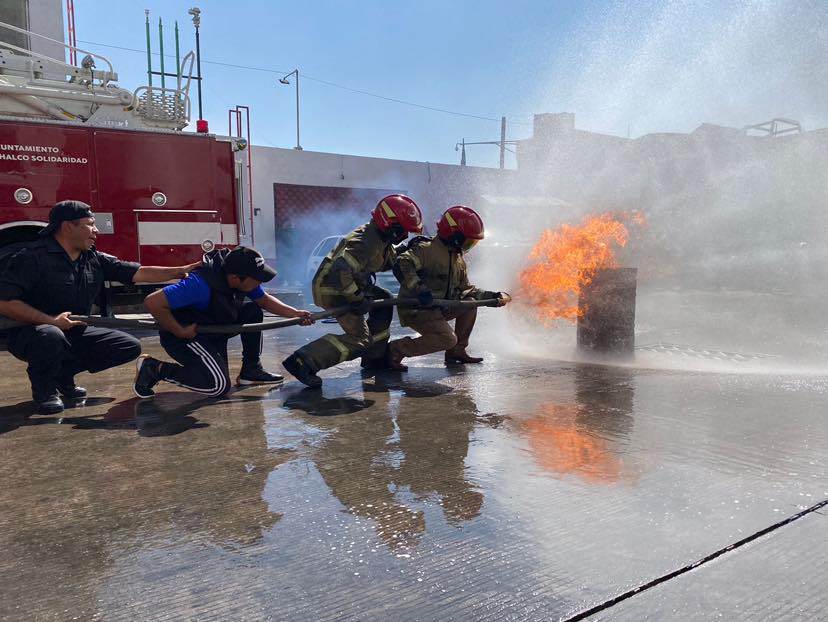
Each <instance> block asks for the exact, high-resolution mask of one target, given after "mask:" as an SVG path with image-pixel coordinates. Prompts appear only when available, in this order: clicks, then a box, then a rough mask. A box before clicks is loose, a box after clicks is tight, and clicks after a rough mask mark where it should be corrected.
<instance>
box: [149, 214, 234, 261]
mask: <svg viewBox="0 0 828 622" xmlns="http://www.w3.org/2000/svg"><path fill="white" fill-rule="evenodd" d="M135 218H136V220H137V228H138V255H139V261H140V262H141V263H142V264H145V265H152V264H156V265H162V266H169V265H176V264H177V263H178V264H181V263H189V262H193V261H198V260H199V259H201V256H202V255H203V254H204V253H205V252H206V251H210V250H213V248H215V247H217V246H219V245H221V244H222V235H221V234H222V231H221V218H220V217H219V214H218V212H216V211H212V210H136V211H135Z"/></svg>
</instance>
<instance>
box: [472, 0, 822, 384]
mask: <svg viewBox="0 0 828 622" xmlns="http://www.w3.org/2000/svg"><path fill="white" fill-rule="evenodd" d="M647 4H648V5H649V3H647ZM827 17H828V5H826V4H825V3H824V2H788V1H784V0H766V1H757V2H737V3H713V2H706V1H695V2H690V1H684V2H661V3H658V4H657V5H656V8H655V10H652V11H647V10H646V9H645V7H644V6H642V5H638V4H627V3H624V4H618V5H616V6H614V7H613V8H610V9H609V10H607V11H606V13H603V14H601V15H597V16H596V19H594V20H593V21H592V22H591V23H590V25H589V26H588V27H586V28H585V29H584V30H583V31H582V32H581V33H580V36H581V37H582V39H581V40H580V42H579V43H578V45H574V47H573V48H572V49H570V50H568V51H567V50H564V51H563V53H562V54H561V55H560V56H559V58H558V59H557V61H556V63H555V64H554V66H553V67H552V68H551V70H550V72H549V78H548V81H547V82H548V87H547V88H548V91H549V93H550V95H549V96H548V97H547V101H548V102H549V103H548V105H549V106H550V110H553V111H554V110H561V108H563V109H568V110H573V111H574V112H575V115H576V117H575V120H576V122H577V127H578V128H584V129H575V127H574V126H573V124H572V118H571V117H566V116H552V115H547V116H541V117H537V118H536V122H535V128H534V136H533V138H532V139H531V140H529V141H526V142H524V143H523V144H521V145H520V147H519V151H518V166H519V170H518V174H517V181H516V183H515V186H514V187H513V188H511V189H510V191H509V192H510V193H511V194H512V195H513V196H514V197H516V201H515V202H516V203H518V204H519V203H520V200H519V198H521V197H522V198H523V199H524V205H526V206H528V207H527V208H526V209H520V218H521V219H522V220H524V221H528V222H530V223H533V224H534V225H535V228H536V233H535V236H536V237H535V240H533V242H536V241H537V240H538V239H540V235H541V232H542V231H543V230H544V229H546V228H548V227H550V226H556V225H557V224H560V223H563V222H570V223H571V222H576V221H577V220H579V219H580V218H581V217H582V216H583V215H587V214H597V213H600V212H603V211H607V210H612V211H632V210H640V211H641V212H643V214H644V215H645V216H646V219H647V222H648V226H647V227H646V228H644V229H641V230H639V232H638V235H635V236H631V239H630V242H629V245H628V246H627V248H625V249H624V250H623V251H622V252H621V253H620V260H621V261H620V262H621V264H622V265H630V266H636V267H638V269H639V297H638V318H637V327H638V329H637V343H639V344H642V345H643V344H647V343H658V342H670V343H678V344H690V345H693V346H700V347H704V348H707V349H709V350H710V351H711V352H721V351H724V352H735V353H740V352H742V353H744V352H747V353H760V354H766V355H767V357H766V358H762V359H755V360H756V361H761V362H759V363H757V364H756V365H751V367H752V368H757V367H758V368H773V369H780V368H781V367H784V365H783V363H782V361H784V362H785V365H787V363H788V362H791V361H795V362H797V363H802V364H804V363H814V364H816V361H818V360H820V357H822V356H823V355H824V354H826V353H828V340H827V339H826V338H825V329H824V317H825V315H826V311H828V309H827V308H826V304H825V302H824V301H825V300H826V296H825V295H826V294H828V286H827V285H826V282H825V279H824V277H823V272H824V266H825V265H826V260H828V245H826V242H825V231H826V224H828V223H827V222H826V220H827V219H828V216H826V210H825V197H826V196H828V174H826V171H828V130H819V129H817V130H814V129H813V127H814V125H816V124H823V123H825V122H826V118H825V113H824V110H823V108H824V107H823V105H822V102H824V101H825V99H826V95H828V92H827V91H828V86H826V85H828V75H826V74H828V70H826V64H825V63H824V62H822V61H821V59H822V58H824V57H825V52H826V43H828V36H827V35H826V31H825V25H826V21H828V19H827ZM552 93H554V95H552ZM777 116H779V117H787V118H792V119H796V120H799V121H801V122H802V124H803V127H804V129H805V130H806V131H805V132H804V133H802V134H791V135H786V136H779V137H770V136H749V135H746V134H745V133H744V132H741V131H739V130H740V129H741V128H742V127H743V126H745V125H748V124H756V123H759V122H762V121H766V120H769V119H770V118H772V117H777ZM627 128H634V129H635V131H636V132H635V133H636V134H641V133H643V132H651V133H649V134H645V135H641V136H640V137H639V138H634V139H628V138H622V137H620V136H609V135H606V134H601V133H600V132H612V133H616V134H621V135H624V134H626V132H627ZM665 132H677V133H665ZM504 209H505V208H504ZM512 213H515V212H514V210H512ZM550 215H553V218H550ZM550 220H557V223H550ZM503 230H504V231H505V232H506V233H505V235H504V237H500V236H498V239H497V243H498V244H499V245H500V249H501V250H504V249H508V250H507V251H506V252H502V253H498V252H494V253H492V257H491V258H486V257H481V258H480V260H479V261H477V262H476V264H475V269H476V271H477V274H478V278H479V279H480V280H481V281H484V280H488V279H489V278H493V279H503V278H506V277H507V273H506V272H505V271H504V268H503V267H504V266H506V265H508V266H509V273H510V274H511V275H515V274H517V273H518V272H519V270H520V267H521V266H522V265H524V264H525V257H526V255H527V254H528V249H529V248H531V245H528V244H527V243H526V241H525V240H524V239H522V236H521V235H509V233H508V229H503ZM498 232H500V228H499V227H498ZM485 248H486V246H485V245H483V246H481V249H480V251H477V250H476V252H480V253H481V254H482V253H484V252H486V251H484V249H485ZM512 287H514V281H513V283H512ZM497 321H498V323H499V324H498V328H497V330H496V331H495V332H496V333H499V334H501V335H503V336H504V339H503V340H502V341H503V343H502V344H500V345H501V347H502V348H503V349H506V348H509V349H518V350H519V351H520V352H522V353H524V354H525V353H527V352H536V353H538V354H539V355H544V356H555V357H559V358H568V357H571V356H572V350H573V346H574V343H573V342H574V335H573V334H572V333H574V331H573V329H572V328H571V327H570V326H567V325H564V324H562V325H561V326H560V327H559V330H556V331H552V332H553V333H555V334H550V332H549V331H547V330H544V329H540V327H538V326H537V325H536V324H533V323H532V321H531V320H530V319H529V318H527V317H524V316H520V315H519V314H518V312H517V311H516V310H512V311H511V313H503V314H501V315H500V317H498V320H497ZM648 357H649V358H652V357H650V355H648V354H642V356H641V357H639V360H643V359H645V358H648ZM656 358H658V357H656ZM809 359H810V360H809ZM711 361H712V359H711ZM708 363H709V364H710V365H714V366H721V365H724V366H726V367H728V368H730V367H733V365H732V361H729V360H728V359H727V358H726V357H725V358H723V359H722V360H720V361H717V362H715V363H713V362H709V361H705V360H704V359H703V358H702V359H699V360H698V361H696V360H691V361H689V365H690V366H691V367H693V368H698V367H701V368H704V369H706V368H708V366H709V364H708ZM686 364H687V359H686V357H685V360H684V361H682V363H681V364H680V365H679V366H686ZM774 366H775V367H774Z"/></svg>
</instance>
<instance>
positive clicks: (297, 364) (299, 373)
mask: <svg viewBox="0 0 828 622" xmlns="http://www.w3.org/2000/svg"><path fill="white" fill-rule="evenodd" d="M282 366H283V367H284V368H285V369H286V370H288V371H289V372H290V373H291V374H292V375H293V376H295V377H296V379H297V380H298V381H299V382H301V383H303V384H306V385H308V386H309V387H311V388H313V389H316V388H318V387H321V386H322V378H320V377H319V376H317V375H316V372H315V371H313V370H312V369H311V368H310V367H308V364H307V363H306V362H305V361H304V359H302V357H301V356H299V355H298V354H296V353H293V354H291V355H290V356H289V357H287V358H286V359H285V360H284V361H282Z"/></svg>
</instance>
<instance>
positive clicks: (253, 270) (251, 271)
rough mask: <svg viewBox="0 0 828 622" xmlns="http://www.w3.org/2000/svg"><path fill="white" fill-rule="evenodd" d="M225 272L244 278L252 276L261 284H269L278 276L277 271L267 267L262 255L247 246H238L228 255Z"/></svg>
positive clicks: (225, 261)
mask: <svg viewBox="0 0 828 622" xmlns="http://www.w3.org/2000/svg"><path fill="white" fill-rule="evenodd" d="M224 271H225V272H227V273H228V274H236V275H238V276H240V277H242V278H244V277H248V276H250V277H253V278H254V279H256V280H257V281H259V282H261V283H267V282H268V281H270V280H272V279H273V277H275V276H276V270H274V269H273V268H271V267H270V266H268V265H267V263H266V262H265V259H264V257H262V254H261V253H260V252H259V251H257V250H256V249H255V248H247V247H246V246H237V247H236V248H234V249H233V250H232V251H230V252H229V253H227V258H226V259H225V260H224Z"/></svg>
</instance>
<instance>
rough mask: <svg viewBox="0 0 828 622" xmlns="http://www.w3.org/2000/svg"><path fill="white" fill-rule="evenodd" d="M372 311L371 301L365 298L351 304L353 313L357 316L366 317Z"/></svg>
mask: <svg viewBox="0 0 828 622" xmlns="http://www.w3.org/2000/svg"><path fill="white" fill-rule="evenodd" d="M370 310H371V301H370V300H368V299H367V298H365V297H364V296H363V297H362V298H359V299H358V300H354V301H352V302H351V313H356V314H357V315H365V314H366V313H368V312H369V311H370Z"/></svg>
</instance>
